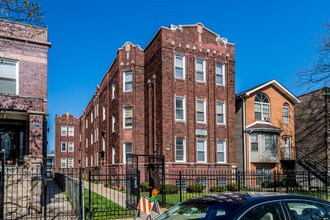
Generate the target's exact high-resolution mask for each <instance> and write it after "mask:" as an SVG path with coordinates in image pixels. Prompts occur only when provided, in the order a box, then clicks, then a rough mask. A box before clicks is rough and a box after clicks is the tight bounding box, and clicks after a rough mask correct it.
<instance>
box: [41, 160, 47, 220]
mask: <svg viewBox="0 0 330 220" xmlns="http://www.w3.org/2000/svg"><path fill="white" fill-rule="evenodd" d="M41 175H42V176H41V178H42V179H41V181H42V184H43V190H44V195H43V199H42V203H43V206H44V220H46V219H47V166H46V161H45V159H44V161H43V167H42V171H41Z"/></svg>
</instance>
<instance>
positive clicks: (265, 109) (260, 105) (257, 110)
mask: <svg viewBox="0 0 330 220" xmlns="http://www.w3.org/2000/svg"><path fill="white" fill-rule="evenodd" d="M254 115H255V119H256V120H257V121H268V122H269V121H270V103H269V98H268V96H267V95H266V94H264V93H259V94H257V95H256V97H255V99H254Z"/></svg>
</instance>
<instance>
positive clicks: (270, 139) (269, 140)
mask: <svg viewBox="0 0 330 220" xmlns="http://www.w3.org/2000/svg"><path fill="white" fill-rule="evenodd" d="M277 138H278V137H277V135H276V134H267V133H266V134H265V150H270V151H275V150H276V149H277Z"/></svg>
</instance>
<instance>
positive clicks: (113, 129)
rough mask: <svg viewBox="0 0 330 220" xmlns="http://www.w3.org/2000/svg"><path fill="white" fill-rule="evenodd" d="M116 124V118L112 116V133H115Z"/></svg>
mask: <svg viewBox="0 0 330 220" xmlns="http://www.w3.org/2000/svg"><path fill="white" fill-rule="evenodd" d="M115 123H116V118H115V115H112V123H111V131H112V132H115V130H116V129H115Z"/></svg>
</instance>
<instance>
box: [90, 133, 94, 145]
mask: <svg viewBox="0 0 330 220" xmlns="http://www.w3.org/2000/svg"><path fill="white" fill-rule="evenodd" d="M93 141H94V136H93V132H92V133H91V145H93V143H94V142H93Z"/></svg>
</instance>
